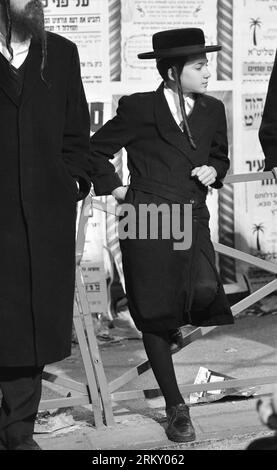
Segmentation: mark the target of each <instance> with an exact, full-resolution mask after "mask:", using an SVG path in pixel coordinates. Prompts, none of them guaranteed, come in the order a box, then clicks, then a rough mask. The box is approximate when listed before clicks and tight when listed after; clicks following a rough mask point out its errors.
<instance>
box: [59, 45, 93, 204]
mask: <svg viewBox="0 0 277 470" xmlns="http://www.w3.org/2000/svg"><path fill="white" fill-rule="evenodd" d="M69 73H70V77H69V80H68V89H67V105H66V116H65V127H64V134H63V147H62V159H63V162H64V164H65V166H66V168H67V170H68V172H69V173H70V175H71V176H72V177H73V178H75V179H76V180H77V181H78V183H79V193H78V196H77V199H78V200H80V199H83V198H85V197H86V196H87V194H88V193H89V191H90V187H91V179H90V167H89V135H90V116H89V110H88V105H87V101H86V97H85V92H84V88H83V83H82V79H81V73H80V60H79V55H78V50H77V47H76V46H75V45H74V47H73V52H72V57H71V65H70V69H69Z"/></svg>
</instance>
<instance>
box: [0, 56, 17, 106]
mask: <svg viewBox="0 0 277 470" xmlns="http://www.w3.org/2000/svg"><path fill="white" fill-rule="evenodd" d="M11 73H12V72H11V71H10V70H9V62H8V60H7V59H6V58H5V57H4V56H3V54H1V53H0V88H2V90H3V91H4V92H5V94H6V95H7V96H8V97H9V98H10V99H11V100H12V102H13V103H14V104H15V105H16V106H19V98H18V96H17V94H16V90H15V87H14V84H13V81H12V78H11V76H10V74H11Z"/></svg>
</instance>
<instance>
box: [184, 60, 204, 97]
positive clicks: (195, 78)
mask: <svg viewBox="0 0 277 470" xmlns="http://www.w3.org/2000/svg"><path fill="white" fill-rule="evenodd" d="M210 76H211V74H210V72H209V69H208V60H207V57H206V54H198V55H194V56H189V57H188V60H187V62H186V64H185V65H184V67H183V70H182V72H181V75H180V81H181V86H182V90H183V93H206V91H207V86H208V81H209V78H210Z"/></svg>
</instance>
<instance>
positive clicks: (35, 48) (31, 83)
mask: <svg viewBox="0 0 277 470" xmlns="http://www.w3.org/2000/svg"><path fill="white" fill-rule="evenodd" d="M26 61H27V62H26V69H25V77H24V86H23V92H22V97H21V104H24V103H25V102H26V100H27V99H28V98H29V96H30V95H31V94H32V92H33V90H34V87H35V85H36V83H37V82H38V81H39V80H40V79H41V78H40V64H41V47H40V44H39V43H37V42H35V41H33V40H32V41H31V44H30V49H29V54H28V56H27V59H26Z"/></svg>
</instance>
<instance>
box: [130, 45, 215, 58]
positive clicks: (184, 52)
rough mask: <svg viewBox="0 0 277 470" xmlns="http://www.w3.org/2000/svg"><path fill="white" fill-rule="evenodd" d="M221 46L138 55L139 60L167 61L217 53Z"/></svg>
mask: <svg viewBox="0 0 277 470" xmlns="http://www.w3.org/2000/svg"><path fill="white" fill-rule="evenodd" d="M221 49H222V46H218V45H214V46H184V47H174V48H172V49H159V50H156V51H152V52H144V53H142V54H138V58H139V59H168V58H170V57H182V56H183V57H186V56H188V55H191V54H201V53H202V54H207V53H209V52H217V51H220V50H221Z"/></svg>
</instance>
